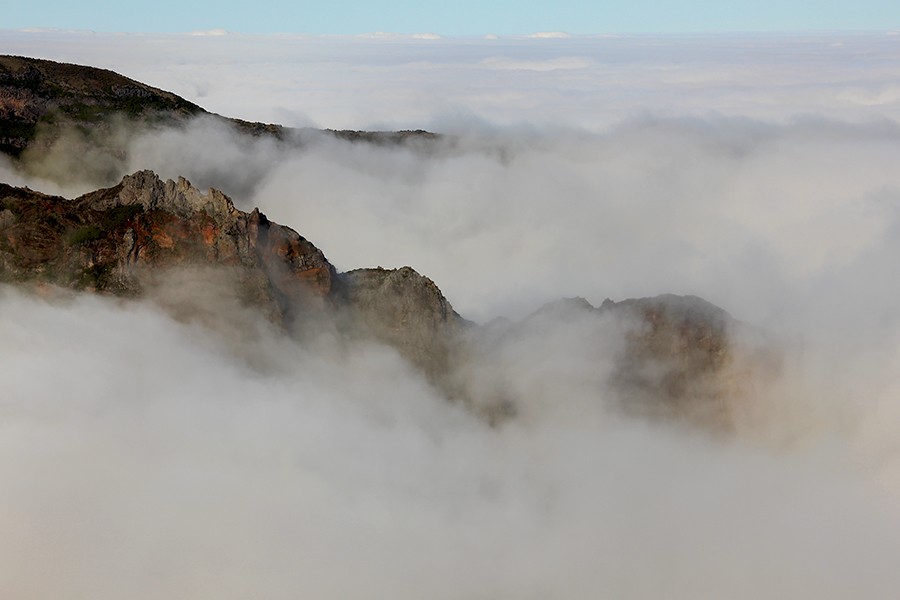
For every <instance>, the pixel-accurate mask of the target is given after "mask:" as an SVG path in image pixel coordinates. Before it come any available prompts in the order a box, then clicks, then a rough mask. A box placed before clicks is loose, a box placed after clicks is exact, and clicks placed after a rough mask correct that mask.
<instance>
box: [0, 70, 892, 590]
mask: <svg viewBox="0 0 900 600" xmlns="http://www.w3.org/2000/svg"><path fill="white" fill-rule="evenodd" d="M884 85H886V86H887V85H889V84H888V83H884ZM860 114H864V113H860ZM832 116H833V115H832ZM883 116H884V115H881V114H880V115H876V117H873V118H872V119H869V120H862V121H854V120H852V119H850V120H837V119H834V118H824V117H809V116H801V117H796V118H791V119H786V120H780V119H762V120H761V119H760V118H759V116H758V115H754V118H747V116H743V117H741V116H738V117H735V116H722V115H718V116H704V117H698V116H696V115H687V116H685V115H681V114H674V115H654V114H647V115H644V116H639V117H636V118H632V119H626V120H621V121H618V122H617V123H616V124H614V125H613V126H610V127H608V128H605V129H602V130H601V131H596V130H593V131H591V130H588V128H572V127H565V128H551V127H546V126H544V125H533V126H510V125H509V124H497V123H492V122H490V121H487V120H483V119H482V118H480V117H479V118H474V119H469V118H466V119H463V121H462V122H461V121H456V125H455V129H451V130H447V131H442V133H445V134H449V135H445V137H443V138H442V139H440V140H437V141H435V142H434V143H433V144H431V145H429V147H428V148H427V150H423V149H422V148H420V147H417V146H415V145H403V144H401V145H397V146H392V147H379V146H372V145H367V144H356V143H351V142H348V141H345V140H336V139H333V138H328V137H314V138H311V139H310V140H308V141H307V143H305V144H304V145H303V146H302V147H300V148H294V147H288V146H284V145H281V144H279V143H275V142H272V141H270V140H264V139H254V140H247V139H246V138H241V137H239V136H236V135H235V134H234V132H233V131H229V130H228V129H225V128H222V127H221V125H220V124H217V123H214V122H211V121H209V120H207V119H199V120H196V121H192V122H190V123H189V124H188V125H187V126H186V127H185V128H183V129H164V130H157V131H150V132H146V131H143V132H138V133H137V134H136V135H132V133H131V132H127V131H126V133H128V135H127V136H126V139H127V152H126V154H125V157H124V160H123V161H122V163H121V164H117V165H116V168H117V169H121V170H120V171H119V172H118V173H117V175H118V176H121V175H125V174H128V173H131V172H133V171H136V170H139V169H152V170H154V171H155V172H157V173H158V174H159V175H160V176H161V177H162V178H164V179H165V178H173V179H177V177H179V176H184V177H187V179H189V180H190V181H191V182H192V183H193V184H195V185H197V186H198V187H201V188H205V187H208V186H212V187H216V188H220V189H223V190H224V191H225V192H226V193H228V194H229V195H230V196H231V197H232V200H233V201H234V203H235V206H236V207H237V208H238V209H240V210H243V211H247V212H249V211H251V210H252V209H253V208H254V207H259V209H260V210H262V211H263V212H265V213H266V214H267V215H269V217H271V218H273V219H277V220H278V221H279V222H282V223H286V224H289V225H290V226H292V227H295V228H296V229H297V231H299V232H300V233H301V234H302V235H303V236H306V237H308V238H309V239H310V240H312V241H313V242H314V243H315V244H316V245H317V246H318V247H319V248H321V249H322V250H323V251H324V252H325V254H326V255H327V256H328V258H329V259H330V260H331V261H332V262H333V263H334V264H335V266H336V267H337V268H338V270H339V271H347V270H351V269H355V268H358V267H363V266H370V267H374V266H376V265H380V266H383V267H386V268H394V267H402V266H404V265H407V264H411V266H413V267H414V268H415V269H416V270H417V271H418V272H420V273H422V274H425V275H427V276H428V277H430V278H432V279H433V280H434V281H435V282H437V284H438V285H439V286H440V289H441V291H442V292H443V293H444V294H445V295H446V297H447V298H448V299H449V301H451V302H452V304H453V307H454V308H456V309H457V310H458V311H460V313H461V314H462V315H463V316H464V317H467V318H470V319H473V320H476V321H478V322H479V323H485V324H487V326H488V329H489V330H490V331H494V332H496V338H490V337H489V336H488V338H487V340H486V342H485V352H486V354H485V356H490V357H491V361H489V362H488V361H483V362H482V363H480V364H478V363H477V361H476V367H478V368H477V369H474V370H473V371H471V377H470V378H469V380H468V381H469V383H471V385H473V386H474V387H476V388H477V389H478V390H481V391H484V390H491V391H493V392H497V393H499V394H501V395H506V396H510V397H513V398H515V399H516V400H517V402H518V403H519V405H520V413H519V415H518V417H517V418H514V419H511V420H510V421H508V422H507V423H506V424H505V425H504V426H501V427H491V426H490V425H489V424H488V423H486V422H485V421H484V420H483V419H480V418H478V416H477V415H476V414H473V413H472V412H471V411H467V410H465V409H464V407H463V406H461V405H460V404H459V403H452V402H447V399H446V398H445V397H444V395H443V394H442V392H441V390H440V389H438V388H436V387H435V386H434V385H433V384H432V382H430V381H428V379H427V378H426V377H423V375H422V374H421V373H420V372H418V371H417V370H416V369H414V368H413V367H412V366H411V364H410V362H409V361H408V360H406V359H404V358H403V356H402V355H401V354H400V353H398V352H397V351H395V350H392V349H391V348H390V347H388V346H386V345H384V344H381V343H377V342H373V341H371V340H359V341H356V342H354V343H350V344H346V345H342V344H337V343H335V342H334V339H332V338H330V337H329V336H328V335H324V336H321V337H319V338H316V339H311V338H300V339H298V338H295V337H291V336H285V335H284V334H283V332H281V331H279V330H278V329H277V328H273V327H272V326H271V324H270V323H268V322H267V321H266V320H265V319H263V318H260V317H259V315H256V314H254V313H252V312H248V311H247V310H246V307H243V306H241V305H240V303H235V302H231V299H230V298H229V297H228V296H227V295H223V294H221V292H222V291H223V288H219V287H216V286H215V285H207V286H204V285H200V286H194V287H191V286H188V285H184V284H185V283H186V281H187V280H179V279H175V280H174V282H173V285H172V286H171V287H170V288H166V290H165V291H166V293H171V294H175V297H174V300H175V301H178V302H180V301H182V300H183V299H184V298H183V297H182V296H178V295H177V294H178V293H180V292H183V293H184V295H185V297H186V299H187V300H189V301H191V302H198V303H200V304H201V305H203V306H207V307H208V308H210V312H211V313H214V314H217V315H219V316H220V318H218V319H212V320H203V319H191V318H187V319H185V318H178V317H177V315H176V316H175V317H173V315H172V312H171V311H170V310H169V309H168V308H167V305H166V304H165V300H168V301H170V304H171V301H172V296H167V297H165V298H164V301H163V302H159V301H147V302H144V301H140V302H122V301H120V300H115V299H111V298H104V297H91V296H84V295H75V296H69V295H67V294H62V295H54V294H51V296H52V297H51V298H49V299H47V298H41V297H39V296H37V297H36V296H35V295H33V294H29V293H27V292H23V291H20V290H17V289H13V288H10V287H8V286H4V287H3V288H2V290H0V307H2V308H0V340H2V342H0V360H2V364H4V365H5V367H4V369H3V371H4V377H5V381H4V390H5V391H4V394H3V400H2V402H0V411H2V415H3V421H4V422H5V424H6V425H5V427H4V428H3V431H4V434H3V435H2V438H0V439H2V442H3V444H4V445H5V447H6V448H7V449H8V452H7V453H6V454H5V456H6V458H5V459H4V460H3V461H2V463H0V470H2V473H3V479H4V481H6V482H7V485H8V487H7V488H6V489H7V490H8V493H7V494H4V495H2V500H0V503H2V508H3V510H2V511H0V514H2V515H3V517H2V522H0V527H2V529H3V530H5V531H7V532H8V536H7V540H9V541H8V542H7V543H4V544H0V557H2V558H3V560H2V561H0V562H2V563H4V564H5V565H7V568H8V570H9V573H10V576H9V577H2V578H0V580H2V581H4V582H5V583H3V584H2V585H3V586H5V587H4V588H0V589H2V590H3V592H4V595H9V596H11V597H28V596H29V595H30V596H43V597H47V596H54V595H57V596H58V595H60V594H64V595H67V596H68V597H75V598H78V597H84V598H97V597H100V598H113V597H121V595H123V594H124V595H129V596H137V597H142V594H143V596H146V597H159V596H160V595H167V596H172V597H196V596H201V597H205V596H210V597H213V596H214V597H222V598H231V597H234V598H237V597H245V596H246V595H252V594H262V595H265V596H267V597H273V598H280V597H284V598H287V597H296V594H297V592H298V590H302V591H303V593H304V594H308V595H314V596H315V595H317V596H321V597H326V598H338V597H359V596H361V595H364V594H366V595H370V594H372V593H373V592H374V593H376V594H378V595H388V594H390V595H393V596H395V597H399V598H406V597H409V598H413V597H421V596H422V595H423V594H429V595H437V596H446V597H454V598H458V597H472V598H476V597H500V598H521V597H532V596H539V597H551V598H554V597H558V598H572V597H584V596H586V595H598V594H599V595H608V596H615V597H622V598H658V597H660V596H662V595H665V596H667V597H673V598H696V597H698V596H712V597H729V598H745V597H746V598H758V597H760V596H762V595H767V594H768V595H771V596H776V597H788V596H790V597H797V598H845V597H848V596H850V595H862V596H865V597H873V598H878V597H885V598H887V597H891V593H892V591H893V590H895V589H896V587H897V583H898V582H897V575H896V569H895V568H894V565H893V557H894V556H896V551H897V549H898V546H900V543H898V542H900V528H898V520H897V518H898V514H897V510H896V499H897V494H898V491H900V487H898V485H900V471H898V465H900V463H898V460H897V458H898V456H897V453H896V450H895V446H896V444H895V440H896V436H897V434H898V431H897V428H896V426H895V423H896V422H897V421H896V416H897V403H896V400H897V393H898V391H900V390H898V389H897V380H896V376H895V373H896V372H897V368H898V367H900V354H898V352H897V344H896V342H897V340H898V339H900V335H898V334H900V327H898V325H900V321H898V318H897V316H898V313H897V306H898V301H900V289H898V285H900V284H898V283H897V282H898V281H900V278H897V277H895V276H894V275H896V271H897V269H896V260H895V257H896V256H897V250H898V248H897V239H898V238H897V232H898V221H897V218H898V210H897V209H898V206H900V182H898V181H897V178H898V176H897V175H895V173H896V169H895V165H896V164H897V162H898V159H900V131H898V128H897V125H896V123H895V122H894V121H892V120H885V119H883V118H882V117H883ZM86 142H88V143H89V142H90V140H80V139H77V138H75V139H69V140H67V141H66V143H67V144H68V143H71V144H72V145H71V146H68V147H65V148H64V150H65V151H64V152H62V153H61V154H60V155H59V156H66V155H68V156H73V155H75V156H77V153H78V152H79V150H80V149H83V148H85V146H84V145H83V144H85V143H86ZM73 165H77V162H76V163H71V162H70V163H66V161H61V162H60V163H53V164H45V165H44V166H45V167H53V168H49V169H48V170H45V171H43V173H44V175H36V174H35V173H41V171H40V170H38V171H31V172H30V174H29V172H26V171H22V170H21V169H19V168H18V167H17V166H14V165H12V164H11V163H8V162H7V163H4V164H3V165H2V166H0V174H2V181H4V182H6V183H10V184H13V185H28V186H30V187H33V188H35V189H39V190H42V191H46V192H54V193H62V194H64V195H68V196H75V195H78V194H80V193H83V192H87V191H90V190H91V189H93V188H94V187H100V186H101V185H107V184H108V183H110V182H93V181H83V180H82V181H74V182H73V180H71V179H67V178H66V175H67V174H75V175H78V173H77V172H74V171H70V169H73V168H77V167H74V166H73ZM56 167H59V168H56ZM189 279H190V277H189V278H188V280H189ZM203 283H206V282H203ZM666 292H671V293H677V294H695V295H698V296H702V297H704V298H706V299H708V300H710V301H712V302H713V303H715V304H716V305H718V306H721V307H723V308H725V309H726V310H727V311H728V312H729V313H731V314H732V315H734V316H735V317H737V318H738V319H740V320H741V321H743V322H745V323H747V324H749V325H751V326H752V327H755V328H759V329H761V330H763V331H765V332H767V333H766V335H769V336H771V337H772V339H773V340H774V342H775V343H776V344H777V347H778V348H779V350H780V351H781V352H782V356H783V362H781V363H780V364H779V369H778V370H777V371H776V372H775V373H774V374H773V375H772V376H771V377H768V376H766V377H761V378H759V379H758V380H751V383H752V384H753V385H752V386H751V387H752V389H753V391H754V392H755V393H754V395H753V403H751V404H748V405H747V408H748V414H747V415H746V420H745V421H743V422H742V423H741V427H740V428H738V430H737V432H735V433H732V434H729V435H727V436H715V435H713V436H709V435H707V434H706V433H704V432H702V431H698V430H697V429H695V428H692V427H684V426H683V424H680V423H672V422H668V421H647V420H643V419H633V418H630V417H628V416H623V415H622V414H621V413H620V412H618V411H616V410H613V409H612V408H611V406H612V405H611V403H610V398H611V397H610V395H609V394H608V390H607V389H605V388H604V387H603V385H602V384H603V382H604V378H605V376H606V375H607V374H608V373H609V371H610V369H611V368H612V367H613V366H614V359H615V357H616V356H617V352H618V351H619V350H620V348H618V347H617V344H618V342H616V341H613V340H618V339H620V338H617V337H616V336H615V335H614V333H615V332H616V331H618V330H617V329H616V328H617V327H619V326H620V323H618V322H617V321H614V320H613V321H606V320H590V319H585V318H584V317H583V314H582V313H580V312H578V311H577V310H573V311H569V310H568V309H566V308H565V306H564V307H563V310H562V311H560V312H550V313H544V314H543V316H541V315H538V317H536V318H533V319H532V320H531V321H529V322H528V325H527V327H526V328H525V329H523V330H521V331H519V332H518V333H516V334H515V335H512V336H510V335H508V333H507V331H508V330H507V329H506V327H507V326H508V324H507V323H506V322H504V321H503V320H502V319H501V320H499V321H494V322H493V323H490V320H491V319H493V318H494V317H510V318H512V319H513V320H514V321H518V320H519V319H521V318H523V317H525V316H526V315H530V314H532V313H533V312H534V311H535V309H537V308H538V307H540V306H541V305H543V304H545V303H546V302H551V301H554V300H557V299H558V298H561V297H573V296H584V297H586V298H587V300H588V301H589V302H590V303H591V304H593V305H594V306H599V305H601V304H602V302H603V300H604V299H605V298H608V297H609V298H613V299H614V300H617V301H618V300H622V299H625V298H629V297H640V296H655V295H657V294H660V293H666ZM576 306H577V305H576ZM490 328H495V329H490ZM598 339H599V340H603V341H604V342H603V343H600V344H598V343H596V342H597V340H598ZM598 389H599V390H600V391H599V392H598ZM36 565H52V566H53V567H54V568H55V569H56V570H57V572H58V573H59V576H58V577H57V578H56V579H48V578H46V577H44V575H43V573H44V569H43V568H39V567H36ZM111 567H112V568H111ZM348 573H352V574H353V576H352V577H351V576H348ZM135 582H139V583H141V584H142V587H143V588H144V589H146V591H145V592H135V590H134V587H135Z"/></svg>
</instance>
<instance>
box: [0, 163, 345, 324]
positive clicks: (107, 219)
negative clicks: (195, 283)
mask: <svg viewBox="0 0 900 600" xmlns="http://www.w3.org/2000/svg"><path fill="white" fill-rule="evenodd" d="M198 266H217V267H225V268H229V269H230V270H231V271H232V272H233V273H234V277H235V278H236V284H237V285H238V287H239V289H240V290H241V293H240V296H241V297H242V298H244V299H246V301H247V302H248V303H253V304H261V305H263V306H265V308H266V309H267V311H268V312H269V313H271V314H275V315H278V316H279V318H288V319H289V318H291V317H292V316H293V312H294V311H295V307H296V306H298V305H299V304H304V303H305V304H308V303H309V301H310V299H314V298H320V299H323V298H328V297H329V296H330V295H331V294H332V291H333V285H334V280H335V270H334V267H333V266H332V265H331V264H330V263H329V262H328V260H327V259H326V258H325V255H324V254H322V252H321V251H320V250H319V249H318V248H316V247H315V246H314V245H313V244H312V243H310V242H309V241H307V240H306V239H305V238H303V237H301V236H300V235H299V234H297V232H295V231H293V230H292V229H289V228H287V227H283V226H281V225H278V224H275V223H271V222H270V221H269V220H268V219H267V218H266V216H265V215H263V214H262V213H260V212H259V211H258V210H254V211H253V212H251V213H245V212H242V211H240V210H237V209H236V208H235V207H234V205H233V204H232V202H231V200H230V199H229V198H228V197H227V196H225V195H224V194H222V193H221V192H219V191H217V190H209V191H208V192H206V193H204V192H201V191H200V190H198V189H196V188H194V187H193V186H191V185H190V183H189V182H188V181H187V180H185V179H179V180H178V181H171V180H170V181H162V180H160V179H159V178H158V177H157V176H156V175H155V174H154V173H152V172H150V171H142V172H138V173H135V174H133V175H129V176H127V177H125V178H124V179H123V180H122V182H121V183H120V184H119V185H117V186H115V187H112V188H108V189H104V190H98V191H96V192H92V193H89V194H86V195H84V196H82V197H80V198H76V199H75V200H66V199H64V198H59V197H52V196H45V195H43V194H39V193H37V192H32V191H30V190H27V189H17V188H12V187H10V186H5V185H0V267H2V270H0V277H2V278H3V279H4V280H6V281H19V282H22V281H27V282H45V283H52V284H55V285H60V286H64V287H71V288H75V289H84V290H91V291H98V292H106V293H113V294H120V295H135V294H139V293H141V291H142V289H143V288H144V287H145V286H146V285H147V284H148V283H151V282H152V279H153V275H154V274H155V273H156V272H159V271H162V270H165V269H170V268H174V267H198Z"/></svg>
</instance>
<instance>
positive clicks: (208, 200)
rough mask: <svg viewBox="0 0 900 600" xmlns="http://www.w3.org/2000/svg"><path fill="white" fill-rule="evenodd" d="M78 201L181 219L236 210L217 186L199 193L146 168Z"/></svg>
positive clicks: (233, 213)
mask: <svg viewBox="0 0 900 600" xmlns="http://www.w3.org/2000/svg"><path fill="white" fill-rule="evenodd" d="M79 202H80V203H81V204H82V205H83V206H84V207H86V208H89V209H92V210H108V209H110V208H114V207H116V206H140V207H141V208H143V209H144V210H145V211H154V210H159V211H165V212H168V213H171V214H175V215H178V216H180V217H184V218H190V217H191V216H193V215H194V213H200V212H202V213H205V214H206V215H207V216H209V217H212V218H213V219H215V220H217V221H223V220H225V219H229V218H232V217H234V216H236V213H237V212H238V211H237V210H236V209H235V207H234V204H233V203H232V202H231V199H230V198H229V197H228V196H226V195H225V194H224V193H222V192H220V191H219V190H217V189H214V188H210V189H209V190H207V191H206V192H202V191H201V190H199V189H197V188H195V187H194V186H193V185H191V182H190V181H188V180H187V179H185V178H184V177H179V178H178V179H177V181H172V180H171V179H170V180H167V181H163V180H162V179H160V178H159V176H158V175H157V174H156V173H154V172H153V171H150V170H144V171H138V172H136V173H133V174H131V175H126V176H125V177H124V178H123V179H122V182H121V183H120V184H119V185H117V186H115V187H113V188H110V189H107V190H100V191H98V192H95V193H91V194H87V195H85V196H82V197H81V198H80V199H79ZM257 212H258V211H257Z"/></svg>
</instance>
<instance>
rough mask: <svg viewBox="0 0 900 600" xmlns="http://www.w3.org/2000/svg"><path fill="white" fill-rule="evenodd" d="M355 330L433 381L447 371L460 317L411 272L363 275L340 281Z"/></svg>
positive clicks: (431, 286)
mask: <svg viewBox="0 0 900 600" xmlns="http://www.w3.org/2000/svg"><path fill="white" fill-rule="evenodd" d="M340 278H341V283H342V284H343V286H344V287H343V290H344V299H345V303H346V307H347V310H346V314H347V316H348V317H349V319H350V327H351V329H353V330H359V329H362V330H363V331H364V332H365V333H367V334H369V335H372V336H374V337H376V338H377V339H380V340H382V341H385V342H387V343H388V344H390V345H391V346H394V347H395V348H397V349H398V350H399V351H400V353H401V354H402V355H403V356H404V357H406V358H407V359H408V360H410V361H411V362H412V363H413V364H415V365H417V366H419V367H420V368H422V369H424V370H425V372H426V373H428V374H429V376H431V377H433V378H440V377H441V375H442V374H443V373H444V372H445V371H446V370H447V368H448V364H449V363H450V361H451V355H452V353H453V350H454V348H455V345H456V343H457V336H458V335H459V333H460V330H461V329H462V328H464V327H466V326H467V325H471V323H469V322H468V321H466V320H465V319H463V318H462V317H460V316H459V315H458V314H457V313H456V311H455V310H453V307H452V306H450V303H449V302H448V301H447V299H446V298H445V297H444V295H443V294H442V293H441V290H440V289H439V288H438V286H437V285H435V283H434V282H433V281H432V280H430V279H428V278H427V277H424V276H422V275H419V274H418V273H417V272H416V271H414V270H413V269H412V268H410V267H403V268H400V269H382V268H380V267H379V268H377V269H357V270H354V271H348V272H346V273H342V274H341V275H340Z"/></svg>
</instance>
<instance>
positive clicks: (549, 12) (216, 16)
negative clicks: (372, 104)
mask: <svg viewBox="0 0 900 600" xmlns="http://www.w3.org/2000/svg"><path fill="white" fill-rule="evenodd" d="M0 14H2V15H3V16H2V18H0V29H19V28H32V27H39V28H42V27H47V28H61V29H89V30H95V31H127V32H185V31H194V30H206V29H218V28H221V29H226V30H229V31H235V32H244V33H275V32H283V33H309V34H360V33H367V32H375V31H385V32H394V33H420V32H433V33H438V34H442V35H479V34H489V33H496V34H501V35H503V34H506V35H509V34H527V33H533V32H538V31H566V32H569V33H574V34H592V33H627V32H665V33H684V32H727V31H800V30H890V29H895V28H900V2H897V0H858V1H857V2H853V3H850V2H838V1H836V0H780V1H779V0H756V1H746V0H690V1H688V0H684V1H677V2H673V1H665V0H630V1H629V2H623V1H621V0H620V1H616V2H612V1H594V2H586V1H577V0H556V1H554V2H547V1H536V0H490V1H485V0H456V1H448V0H441V1H440V2H438V1H434V0H378V1H377V2H373V1H364V0H331V1H328V2H326V1H323V0H315V1H310V0H300V1H298V0H260V1H257V2H247V1H245V0H240V1H238V0H218V1H216V2H212V1H209V0H204V1H190V0H188V1H183V0H156V1H155V2H152V3H151V2H141V3H122V2H120V1H118V0H115V1H114V0H80V1H79V2H72V1H71V0H44V1H40V0H36V1H34V2H23V1H22V0H0Z"/></svg>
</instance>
